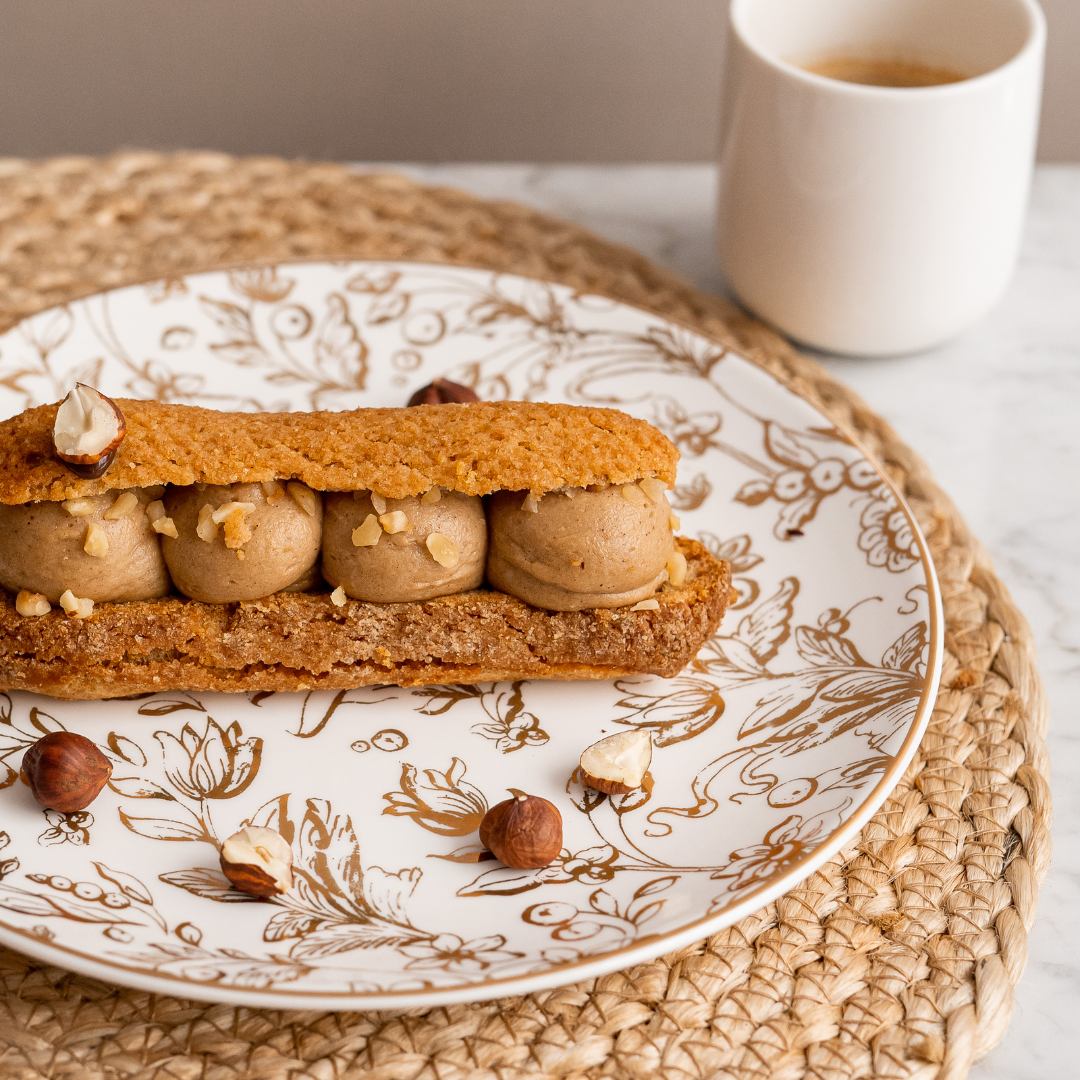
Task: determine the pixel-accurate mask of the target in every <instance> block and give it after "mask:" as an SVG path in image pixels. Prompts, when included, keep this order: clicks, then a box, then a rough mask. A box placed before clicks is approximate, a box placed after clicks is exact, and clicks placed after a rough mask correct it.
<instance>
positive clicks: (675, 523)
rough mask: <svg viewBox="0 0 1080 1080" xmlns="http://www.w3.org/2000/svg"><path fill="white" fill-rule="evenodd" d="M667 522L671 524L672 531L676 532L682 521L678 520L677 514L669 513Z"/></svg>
mask: <svg viewBox="0 0 1080 1080" xmlns="http://www.w3.org/2000/svg"><path fill="white" fill-rule="evenodd" d="M667 523H668V524H669V525H670V526H671V531H672V532H678V531H679V530H680V529H681V528H682V522H681V521H680V520H679V515H678V514H669V515H668V519H667Z"/></svg>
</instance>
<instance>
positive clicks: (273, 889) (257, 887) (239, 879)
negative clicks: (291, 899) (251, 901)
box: [221, 825, 293, 897]
mask: <svg viewBox="0 0 1080 1080" xmlns="http://www.w3.org/2000/svg"><path fill="white" fill-rule="evenodd" d="M292 863H293V856H292V849H291V848H290V847H289V845H288V843H287V842H286V840H285V837H284V836H282V835H281V833H279V832H275V831H274V830H273V829H267V828H263V827H262V826H261V825H246V826H245V827H244V828H242V829H240V831H239V832H234V833H233V834H232V836H230V837H229V838H228V839H227V840H226V841H225V843H224V844H222V845H221V872H222V873H223V874H224V875H225V876H226V877H227V878H228V879H229V881H230V882H232V884H233V885H234V886H235V887H236V888H238V889H239V890H240V891H241V892H246V893H249V894H250V895H251V896H259V897H269V896H280V895H281V894H282V893H287V892H288V891H289V890H290V889H291V888H292V885H293V873H292Z"/></svg>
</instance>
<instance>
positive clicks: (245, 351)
mask: <svg viewBox="0 0 1080 1080" xmlns="http://www.w3.org/2000/svg"><path fill="white" fill-rule="evenodd" d="M199 303H200V305H201V306H202V309H203V311H204V312H205V313H206V314H207V315H209V316H210V318H211V319H212V320H213V321H214V322H215V323H216V324H217V326H218V327H219V328H220V329H221V330H223V331H224V332H225V340H224V341H216V342H211V343H210V348H211V349H212V350H213V351H214V354H215V355H217V356H219V357H221V359H222V360H227V361H228V362H229V363H230V364H236V365H237V366H238V367H254V366H256V365H260V364H265V363H267V362H268V361H269V359H270V358H269V357H268V356H267V353H266V350H265V349H264V348H263V347H262V345H260V344H259V340H258V337H257V336H256V334H255V326H254V324H253V323H252V321H251V315H250V314H249V312H248V311H247V310H245V309H244V308H242V307H240V306H239V304H234V303H233V302H232V301H231V300H214V299H213V298H212V297H209V296H200V297H199Z"/></svg>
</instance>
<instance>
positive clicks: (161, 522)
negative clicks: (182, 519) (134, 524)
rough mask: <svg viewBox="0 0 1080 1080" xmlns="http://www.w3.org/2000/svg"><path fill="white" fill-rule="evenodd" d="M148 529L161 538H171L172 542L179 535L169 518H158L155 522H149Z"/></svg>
mask: <svg viewBox="0 0 1080 1080" xmlns="http://www.w3.org/2000/svg"><path fill="white" fill-rule="evenodd" d="M150 528H151V529H153V530H154V532H156V533H161V535H162V536H171V537H172V538H173V539H174V540H175V539H176V538H177V537H178V536H179V535H180V534H179V533H178V532H177V531H176V525H175V523H174V522H173V519H172V518H171V517H159V518H158V519H157V520H156V521H151V522H150Z"/></svg>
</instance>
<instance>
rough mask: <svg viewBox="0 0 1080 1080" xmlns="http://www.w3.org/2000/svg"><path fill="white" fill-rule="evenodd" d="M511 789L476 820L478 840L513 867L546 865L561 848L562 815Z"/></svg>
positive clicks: (541, 801) (550, 807) (548, 806)
mask: <svg viewBox="0 0 1080 1080" xmlns="http://www.w3.org/2000/svg"><path fill="white" fill-rule="evenodd" d="M510 790H511V791H512V792H513V795H514V797H513V798H512V799H506V800H505V801H504V802H501V803H497V804H496V805H495V806H493V807H492V808H491V809H490V810H489V811H488V812H487V813H486V814H485V815H484V820H483V821H481V822H480V843H482V844H483V845H484V847H486V848H487V849H488V850H489V851H490V852H491V853H492V854H493V855H494V856H495V858H496V859H498V860H499V862H501V863H503V864H505V865H506V866H509V867H512V868H513V869H514V870H537V869H539V868H540V867H541V866H548V865H549V864H550V863H552V862H554V861H555V859H557V858H558V857H559V852H560V851H562V814H560V813H559V811H558V809H557V808H556V807H555V806H554V805H552V804H551V803H549V802H548V801H547V799H541V798H540V797H539V796H538V795H526V794H525V792H523V791H515V790H514V789H513V788H511V789H510Z"/></svg>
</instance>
